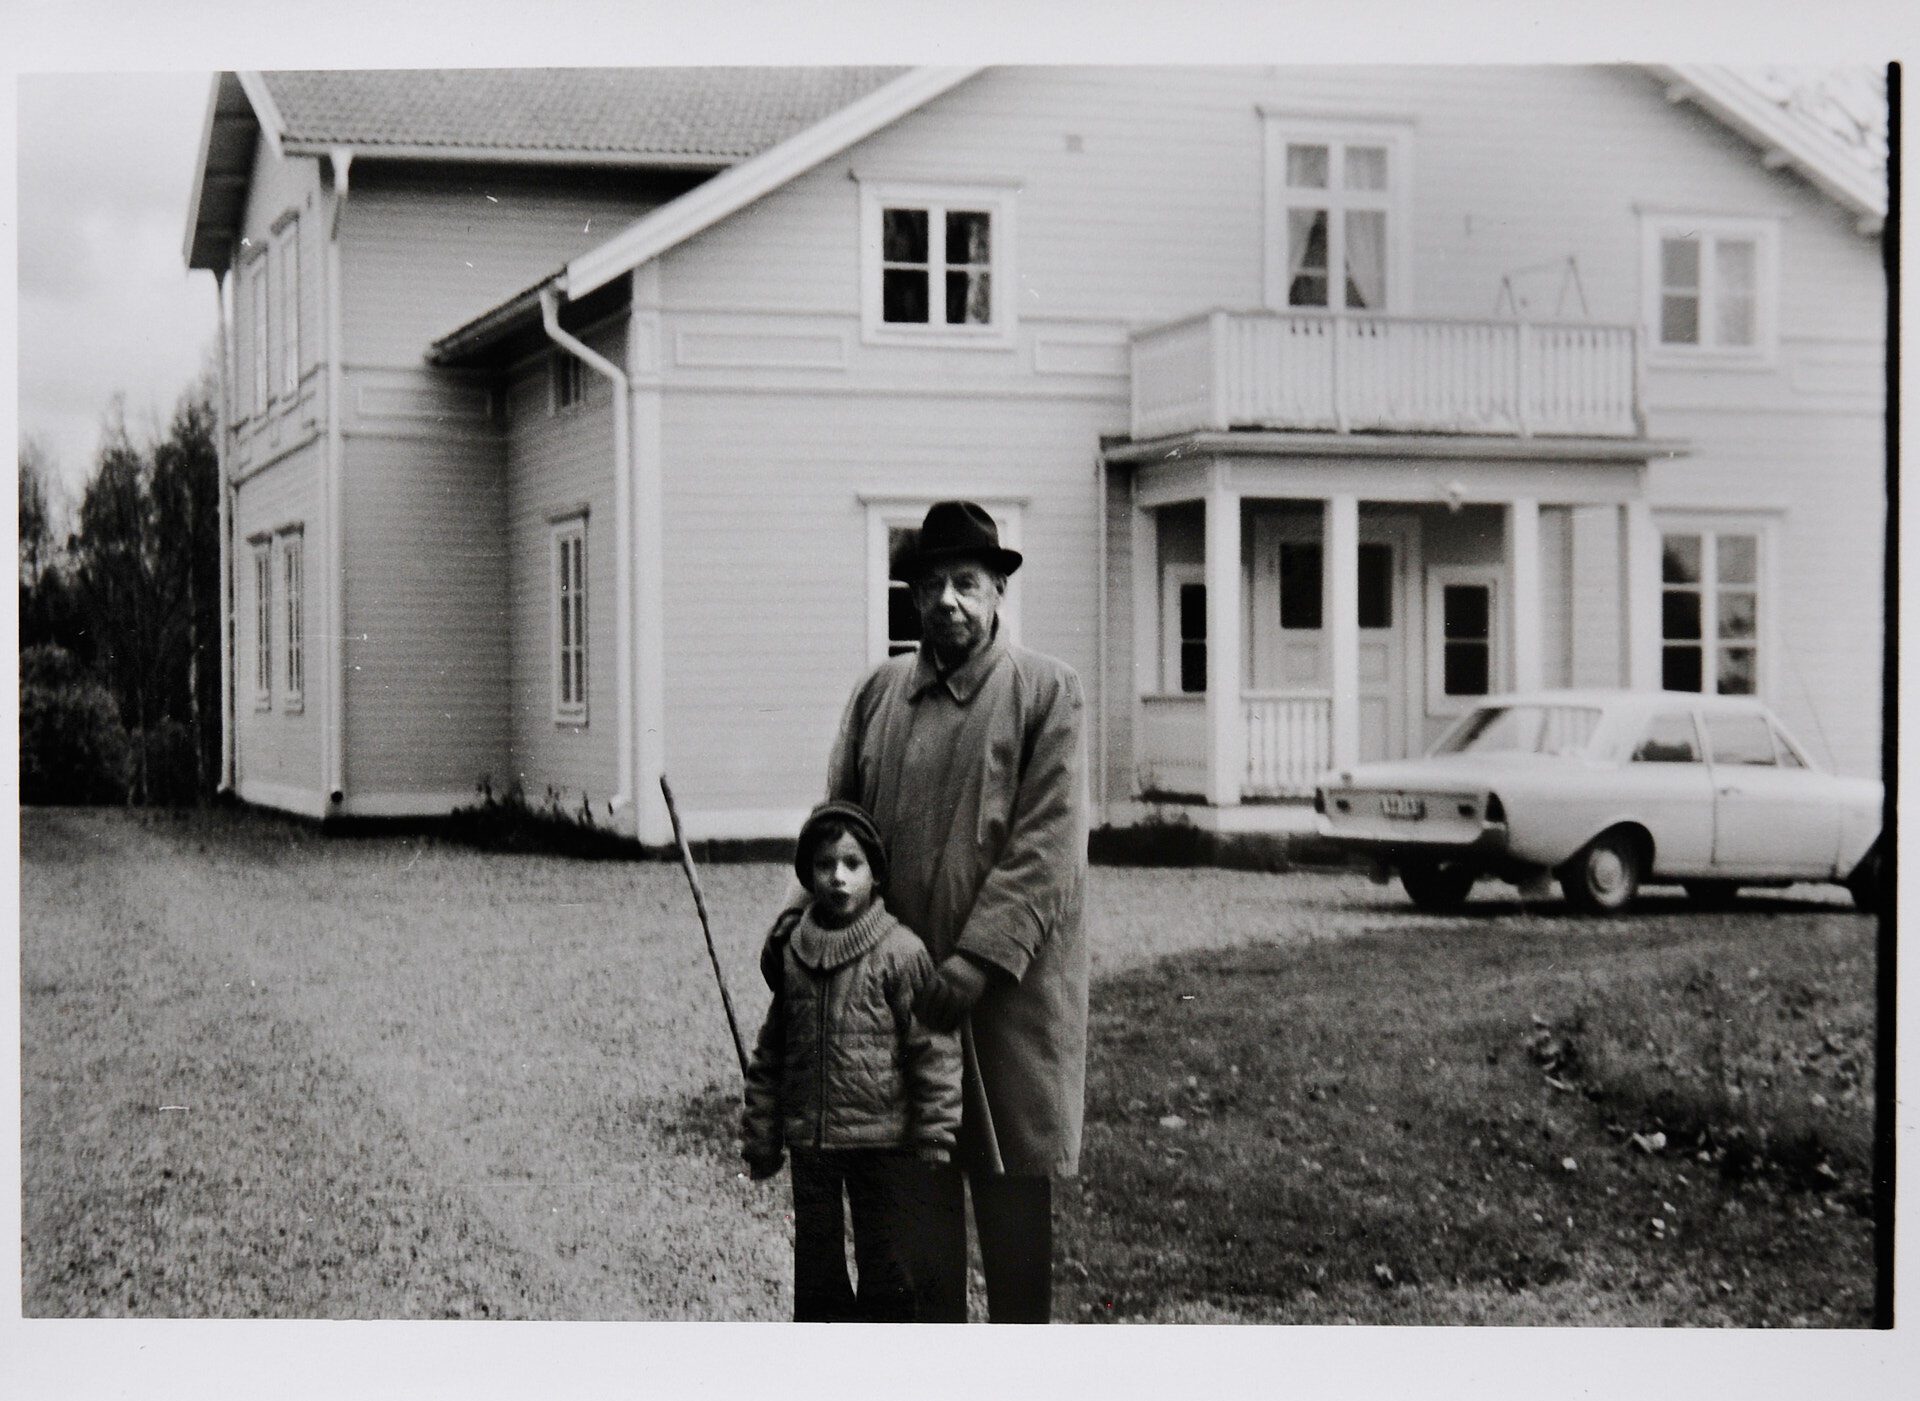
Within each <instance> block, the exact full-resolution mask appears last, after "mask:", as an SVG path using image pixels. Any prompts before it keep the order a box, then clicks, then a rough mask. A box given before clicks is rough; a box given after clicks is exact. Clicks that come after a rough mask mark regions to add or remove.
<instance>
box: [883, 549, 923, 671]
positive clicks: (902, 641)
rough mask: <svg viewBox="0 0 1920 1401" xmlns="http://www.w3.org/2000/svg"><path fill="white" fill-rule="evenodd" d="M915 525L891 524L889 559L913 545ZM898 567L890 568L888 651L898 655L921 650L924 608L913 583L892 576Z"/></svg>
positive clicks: (898, 555)
mask: <svg viewBox="0 0 1920 1401" xmlns="http://www.w3.org/2000/svg"><path fill="white" fill-rule="evenodd" d="M914 534H915V531H914V527H913V526H910V525H890V526H888V527H887V559H888V560H889V561H893V560H898V559H899V558H900V556H901V554H902V553H903V552H904V551H905V550H906V549H907V548H908V547H910V546H911V545H912V543H913V539H914ZM894 572H895V571H894V570H892V569H889V570H888V571H887V573H888V576H889V577H888V579H887V655H888V656H889V657H897V656H899V655H900V654H901V653H902V652H912V651H916V650H918V648H919V646H920V610H919V609H918V608H916V607H914V604H913V586H912V585H911V584H909V583H907V581H906V580H904V579H895V578H893V577H891V576H892V575H893V573H894Z"/></svg>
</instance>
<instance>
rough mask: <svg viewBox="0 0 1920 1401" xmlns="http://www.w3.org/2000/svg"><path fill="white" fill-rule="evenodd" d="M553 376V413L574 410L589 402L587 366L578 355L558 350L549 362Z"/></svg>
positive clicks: (551, 398)
mask: <svg viewBox="0 0 1920 1401" xmlns="http://www.w3.org/2000/svg"><path fill="white" fill-rule="evenodd" d="M548 365H549V367H550V374H551V391H552V392H551V396H550V399H549V402H550V403H551V404H552V407H553V412H555V413H559V412H561V411H562V410H565V409H571V408H574V407H575V406H577V405H580V404H584V403H585V402H586V401H587V366H586V362H585V361H583V360H581V358H580V357H579V356H577V355H574V354H571V353H570V352H568V351H565V350H556V351H554V352H553V356H552V358H551V359H550V360H549V361H548Z"/></svg>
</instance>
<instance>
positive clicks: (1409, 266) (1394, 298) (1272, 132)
mask: <svg viewBox="0 0 1920 1401" xmlns="http://www.w3.org/2000/svg"><path fill="white" fill-rule="evenodd" d="M1261 116H1262V118H1263V119H1264V123H1265V130H1266V260H1265V261H1266V278H1265V295H1266V304H1267V307H1268V309H1269V310H1272V311H1282V312H1290V313H1293V314H1295V315H1299V314H1311V313H1315V312H1324V313H1327V314H1330V315H1341V316H1375V315H1383V314H1393V313H1404V312H1405V310H1406V309H1407V308H1408V307H1410V306H1412V305H1413V279H1412V274H1413V258H1412V239H1411V238H1410V237H1409V232H1410V230H1409V227H1408V220H1409V217H1410V216H1409V210H1410V208H1411V207H1412V190H1413V123H1412V121H1411V120H1410V119H1406V118H1383V117H1374V118H1362V117H1353V118H1344V117H1314V116H1299V115H1294V114H1291V113H1282V112H1262V114H1261ZM1289 145H1309V146H1325V147H1327V176H1328V178H1327V184H1328V186H1329V188H1327V189H1324V190H1304V189H1302V190H1296V189H1293V188H1292V187H1290V186H1289V185H1288V184H1287V147H1288V146H1289ZM1348 146H1379V147H1383V148H1384V149H1385V150H1386V153H1387V188H1386V189H1385V190H1381V191H1372V190H1343V189H1340V188H1337V187H1338V186H1339V184H1340V172H1341V171H1343V170H1344V169H1345V148H1346V147H1348ZM1295 207H1300V208H1309V207H1311V208H1315V209H1318V208H1325V209H1326V211H1327V305H1326V306H1325V307H1297V306H1290V305H1289V304H1288V302H1287V288H1288V285H1289V283H1290V282H1291V281H1292V278H1291V276H1290V274H1289V272H1288V257H1287V238H1288V235H1287V212H1288V211H1289V210H1290V209H1293V208H1295ZM1362 209H1378V210H1382V211H1384V212H1385V214H1386V216H1387V246H1386V278H1387V295H1386V305H1385V306H1383V307H1364V308H1363V307H1348V306H1347V305H1346V278H1345V276H1344V268H1345V263H1346V256H1345V255H1346V221H1345V218H1344V217H1343V216H1344V215H1345V214H1346V213H1347V212H1348V211H1351V210H1362ZM1336 271H1339V272H1341V273H1342V275H1341V276H1339V278H1338V280H1337V281H1336V277H1335V274H1336ZM1336 288H1337V289H1338V291H1339V295H1338V296H1337V297H1336V296H1335V295H1334V291H1335V289H1336Z"/></svg>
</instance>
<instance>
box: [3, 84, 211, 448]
mask: <svg viewBox="0 0 1920 1401" xmlns="http://www.w3.org/2000/svg"><path fill="white" fill-rule="evenodd" d="M19 81H20V87H19V107H18V115H19V127H18V134H19V146H18V152H19V185H18V189H19V199H20V203H19V225H18V228H19V239H20V247H19V256H20V280H19V297H20V300H19V304H18V309H19V318H20V323H19V334H20V434H21V436H22V437H23V438H38V439H40V440H41V441H42V442H43V443H44V444H45V445H46V446H47V447H48V448H49V449H50V450H51V452H52V453H53V455H54V457H55V459H56V460H57V461H58V462H59V464H60V467H61V471H62V473H63V475H64V476H65V477H66V479H67V480H68V482H69V483H73V484H76V485H77V483H79V482H80V481H81V480H83V479H84V477H85V475H86V473H87V471H88V470H89V468H90V466H91V464H92V461H93V456H94V451H95V448H96V446H97V443H98V440H99V430H100V422H101V417H102V415H103V413H104V412H105V410H106V407H107V404H108V402H109V401H110V400H111V399H112V397H113V396H114V394H116V393H122V394H124V395H125V396H126V406H127V420H128V422H129V423H130V424H132V425H133V426H134V427H135V428H136V429H140V428H142V427H144V426H145V425H146V424H147V423H148V422H149V421H150V419H151V418H155V417H157V418H158V419H160V420H161V421H164V420H165V419H166V417H167V416H168V415H169V414H170V413H171V412H172V409H173V405H174V403H175V401H176V400H177V399H178V398H179V397H180V393H181V391H182V390H183V389H184V388H185V387H186V386H187V384H188V383H189V382H190V381H191V380H192V379H193V377H194V375H195V374H196V373H198V371H199V368H200V365H201V362H202V360H203V359H204V358H205V356H206V355H207V354H208V353H209V351H210V348H211V347H212V346H213V345H214V344H215V337H216V335H217V334H218V331H217V328H218V320H217V313H216V310H215V304H214V282H213V275H212V274H211V273H206V272H195V273H189V272H188V271H187V269H186V263H185V261H184V260H183V259H182V257H181V251H180V250H181V244H182V240H183V238H184V234H185V229H186V219H187V192H188V188H189V186H190V185H191V184H192V182H193V169H194V160H195V157H196V155H197V154H198V144H199V140H200V124H201V120H202V118H203V116H204V114H205V110H206V103H207V93H208V89H209V85H210V83H211V81H212V75H211V74H210V73H161V74H135V75H125V74H122V75H115V76H101V75H97V74H89V75H55V74H23V75H21V77H20V80H19Z"/></svg>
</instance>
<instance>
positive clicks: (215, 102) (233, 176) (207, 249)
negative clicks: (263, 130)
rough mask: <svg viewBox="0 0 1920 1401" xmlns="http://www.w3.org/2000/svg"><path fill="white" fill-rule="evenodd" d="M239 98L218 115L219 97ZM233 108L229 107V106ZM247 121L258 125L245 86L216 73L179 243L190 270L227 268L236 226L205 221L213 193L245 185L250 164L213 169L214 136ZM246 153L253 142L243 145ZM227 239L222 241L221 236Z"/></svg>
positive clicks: (226, 74)
mask: <svg viewBox="0 0 1920 1401" xmlns="http://www.w3.org/2000/svg"><path fill="white" fill-rule="evenodd" d="M236 95H238V96H239V97H240V98H241V99H242V100H241V101H240V102H239V104H238V106H239V111H238V112H234V113H230V114H229V115H226V116H222V115H221V107H222V105H223V104H222V98H223V97H226V98H232V97H235V96H236ZM228 105H232V104H228ZM236 121H245V122H250V123H251V124H253V125H254V126H255V127H256V128H258V126H259V123H260V117H259V112H258V109H256V108H254V107H253V105H252V100H251V97H250V96H249V95H248V94H247V90H246V87H245V84H243V83H241V82H240V81H239V78H238V76H237V75H235V74H233V73H230V72H221V73H215V74H214V75H213V82H212V84H211V85H210V86H209V88H208V92H207V111H206V116H205V118H204V119H203V120H202V121H201V124H200V145H199V156H198V159H197V160H196V161H195V163H194V170H193V186H192V189H191V190H190V192H189V193H188V196H187V226H186V235H185V238H184V240H183V242H182V247H181V256H182V258H183V259H184V261H185V262H186V265H187V266H188V267H189V268H192V269H203V270H206V271H210V272H214V273H221V272H224V271H225V270H226V268H227V265H228V262H229V257H228V248H229V245H230V244H231V241H232V238H233V237H234V236H236V235H237V234H238V228H237V226H236V227H235V228H232V229H209V228H208V227H207V224H208V220H209V219H210V218H212V217H213V213H214V211H213V209H212V208H211V203H212V196H213V192H214V190H215V189H216V188H217V187H218V186H220V185H222V184H239V185H243V186H244V185H245V184H246V182H247V180H248V178H249V177H250V175H251V169H252V162H251V157H250V156H249V158H248V160H247V161H246V163H245V168H244V169H242V168H239V167H234V168H232V169H224V168H223V169H222V170H218V171H216V170H214V169H212V162H213V152H214V133H215V132H216V131H217V130H218V129H219V125H220V123H222V122H236ZM246 145H247V147H248V150H249V152H250V151H251V148H252V143H251V142H247V143H246ZM223 233H224V234H225V235H226V237H225V239H224V240H223V239H222V238H221V236H220V235H221V234H223Z"/></svg>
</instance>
